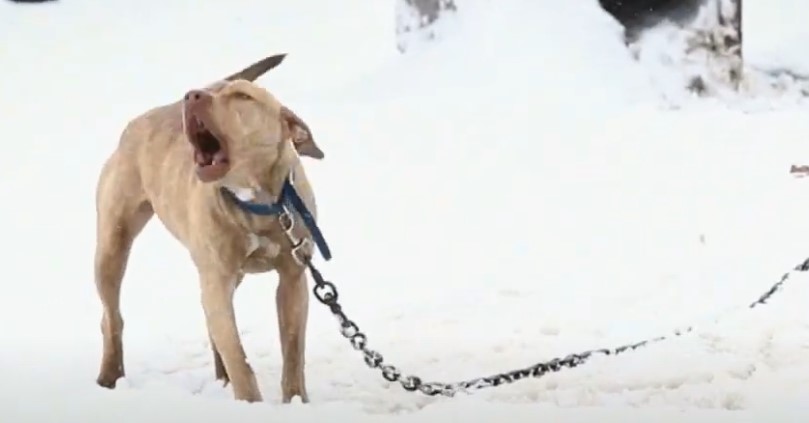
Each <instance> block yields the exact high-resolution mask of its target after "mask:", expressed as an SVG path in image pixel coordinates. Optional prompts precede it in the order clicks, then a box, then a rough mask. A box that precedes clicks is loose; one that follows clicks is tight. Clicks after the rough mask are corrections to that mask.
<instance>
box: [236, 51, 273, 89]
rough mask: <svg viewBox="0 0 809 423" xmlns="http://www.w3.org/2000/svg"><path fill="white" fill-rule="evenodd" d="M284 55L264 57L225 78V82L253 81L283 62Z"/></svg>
mask: <svg viewBox="0 0 809 423" xmlns="http://www.w3.org/2000/svg"><path fill="white" fill-rule="evenodd" d="M285 57H286V53H282V54H276V55H274V56H270V57H265V58H263V59H261V60H259V61H258V62H256V63H253V64H252V65H250V66H248V67H246V68H244V69H242V70H240V71H238V72H236V73H234V74H233V75H230V76H228V77H227V78H225V81H235V80H237V79H246V80H248V81H250V82H253V81H255V80H256V79H258V78H259V77H260V76H261V75H264V74H265V73H267V71H269V70H270V69H272V68H274V67H276V66H278V65H280V64H281V62H283V61H284V58H285Z"/></svg>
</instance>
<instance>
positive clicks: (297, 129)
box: [281, 106, 325, 159]
mask: <svg viewBox="0 0 809 423" xmlns="http://www.w3.org/2000/svg"><path fill="white" fill-rule="evenodd" d="M281 124H282V126H283V128H284V139H287V138H290V139H291V140H292V145H294V146H295V150H297V151H298V154H300V155H301V156H309V157H312V158H315V159H323V157H324V156H325V154H323V151H322V150H321V149H320V147H318V146H317V144H316V143H315V140H314V138H313V137H312V131H310V130H309V126H307V125H306V123H304V121H303V120H301V118H299V117H298V115H296V114H295V113H293V112H292V110H289V109H288V108H286V107H284V106H281Z"/></svg>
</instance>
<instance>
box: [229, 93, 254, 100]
mask: <svg viewBox="0 0 809 423" xmlns="http://www.w3.org/2000/svg"><path fill="white" fill-rule="evenodd" d="M233 98H235V99H237V100H252V99H253V97H250V95H248V94H245V93H243V92H241V91H237V92H235V93H233Z"/></svg>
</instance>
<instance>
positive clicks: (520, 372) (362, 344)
mask: <svg viewBox="0 0 809 423" xmlns="http://www.w3.org/2000/svg"><path fill="white" fill-rule="evenodd" d="M279 222H280V223H281V227H282V229H283V230H284V233H285V234H286V237H287V239H288V240H289V242H290V244H291V245H292V250H291V254H292V256H293V258H294V259H295V261H296V262H297V263H299V264H300V265H302V266H306V267H307V268H308V269H309V272H310V274H311V275H312V279H313V280H314V283H315V285H314V287H313V289H312V292H313V293H314V296H315V298H316V299H317V300H318V301H319V302H320V303H321V304H324V305H325V306H326V307H328V308H329V310H330V311H331V313H332V314H333V315H334V316H335V318H336V319H337V322H338V323H339V324H340V334H341V335H342V336H343V337H344V338H346V339H348V341H349V343H350V344H351V346H352V347H353V348H354V349H355V350H357V351H360V352H361V353H362V355H363V360H364V361H365V364H366V365H367V366H368V367H370V368H372V369H379V370H380V372H381V373H382V377H383V378H384V379H385V380H387V381H389V382H398V383H399V384H400V385H401V386H402V388H403V389H404V390H406V391H409V392H416V391H418V392H421V393H422V394H424V395H428V396H444V397H453V396H455V395H456V394H457V393H459V392H464V393H470V392H472V391H476V390H480V389H484V388H490V387H496V386H500V385H504V384H510V383H513V382H516V381H519V380H522V379H526V378H529V377H531V378H540V377H542V376H544V375H546V374H548V373H556V372H558V371H560V370H562V369H572V368H575V367H578V366H581V365H582V364H584V363H586V362H587V361H588V360H590V359H591V358H592V357H593V356H595V355H604V356H614V355H619V354H623V353H625V352H627V351H634V350H636V349H638V348H642V347H646V346H649V345H651V344H655V343H658V342H661V341H665V340H667V339H670V338H674V337H680V336H682V335H685V334H688V333H690V332H692V331H693V327H687V328H684V329H678V330H675V331H673V332H672V333H671V334H670V335H665V336H658V337H655V338H649V339H645V340H643V341H639V342H635V343H632V344H626V345H621V346H618V347H611V348H599V349H593V350H587V351H583V352H579V353H573V354H570V355H567V356H565V357H557V358H554V359H552V360H548V361H544V362H540V363H536V364H533V365H531V366H528V367H525V368H521V369H516V370H511V371H507V372H504V373H498V374H494V375H490V376H484V377H479V378H475V379H469V380H464V381H460V382H453V383H443V382H424V381H422V379H421V378H419V377H418V376H414V375H404V374H403V373H402V371H401V370H399V368H397V367H396V366H393V365H390V364H385V359H384V358H383V356H382V354H381V353H379V352H378V351H376V350H373V349H371V348H369V347H368V337H367V336H366V335H365V334H364V333H363V332H362V331H361V330H360V328H359V326H358V325H357V324H356V323H354V321H352V320H351V319H349V318H348V317H347V316H346V314H345V313H344V312H343V309H342V307H341V306H340V304H339V302H338V299H339V295H338V293H337V287H336V286H335V285H334V284H333V283H332V282H329V281H327V280H326V279H325V278H324V277H323V275H322V274H321V273H320V271H319V270H318V269H317V268H316V267H315V265H314V264H312V257H311V255H309V254H307V255H304V251H305V250H304V249H302V248H301V246H303V245H305V244H306V239H296V238H295V236H294V235H293V234H292V228H293V227H294V219H293V218H292V215H291V214H290V213H289V210H288V209H286V208H285V209H284V212H283V213H282V214H281V215H280V216H279ZM793 270H794V271H799V272H805V271H807V270H809V258H807V259H806V260H804V261H803V262H801V263H800V264H799V265H797V266H795V268H794V269H793ZM791 274H792V272H787V273H784V275H783V276H782V277H781V279H780V280H779V281H778V282H776V283H775V284H774V285H773V286H772V287H770V289H768V290H767V291H766V292H765V293H764V294H762V295H761V296H760V297H759V298H758V299H757V300H756V301H754V302H753V303H751V304H750V305H749V306H748V307H749V308H755V307H757V306H759V305H763V304H766V302H767V301H768V300H769V299H770V298H771V297H772V296H773V295H775V293H776V292H778V291H779V290H780V289H781V288H782V286H783V285H784V283H785V282H786V281H787V279H789V277H790V275H791Z"/></svg>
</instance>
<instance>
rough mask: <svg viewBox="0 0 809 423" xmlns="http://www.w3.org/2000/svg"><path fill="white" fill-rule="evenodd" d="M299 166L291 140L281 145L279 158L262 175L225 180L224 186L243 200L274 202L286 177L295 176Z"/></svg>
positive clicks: (262, 202)
mask: <svg viewBox="0 0 809 423" xmlns="http://www.w3.org/2000/svg"><path fill="white" fill-rule="evenodd" d="M299 166H300V157H299V156H298V154H297V152H295V149H294V147H293V146H292V145H291V142H284V143H282V145H281V146H279V154H278V160H276V162H275V163H274V164H273V165H272V167H270V168H269V169H267V170H266V171H265V172H262V174H261V175H255V177H253V178H251V179H250V180H244V181H238V182H234V181H228V182H223V183H222V187H224V188H225V189H227V190H228V191H230V192H231V193H232V194H233V195H234V196H235V197H236V198H238V199H239V200H241V201H244V202H251V203H261V204H272V203H275V202H276V201H277V200H278V198H279V196H280V194H281V189H282V187H283V185H284V182H285V180H286V178H287V177H288V176H290V174H292V176H293V177H294V174H295V173H297V172H296V170H297V168H298V167H299Z"/></svg>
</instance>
